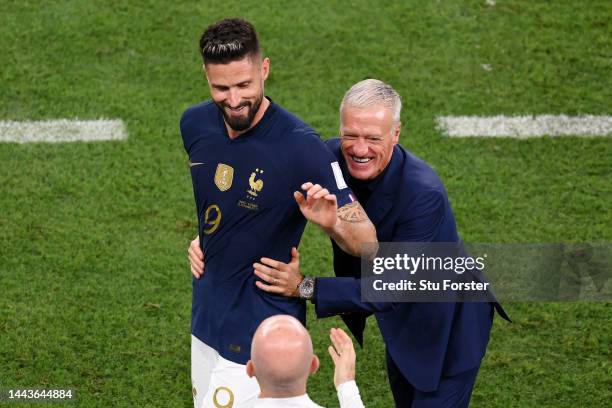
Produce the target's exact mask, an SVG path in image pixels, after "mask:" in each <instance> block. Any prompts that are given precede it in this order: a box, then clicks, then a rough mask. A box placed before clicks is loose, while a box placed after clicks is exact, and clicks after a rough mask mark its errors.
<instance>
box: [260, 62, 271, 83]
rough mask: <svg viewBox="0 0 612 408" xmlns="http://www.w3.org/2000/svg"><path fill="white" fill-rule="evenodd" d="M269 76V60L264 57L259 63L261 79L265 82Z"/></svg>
mask: <svg viewBox="0 0 612 408" xmlns="http://www.w3.org/2000/svg"><path fill="white" fill-rule="evenodd" d="M268 74H270V58H268V57H266V58H264V59H263V60H262V61H261V78H262V79H263V80H264V81H265V80H266V79H268Z"/></svg>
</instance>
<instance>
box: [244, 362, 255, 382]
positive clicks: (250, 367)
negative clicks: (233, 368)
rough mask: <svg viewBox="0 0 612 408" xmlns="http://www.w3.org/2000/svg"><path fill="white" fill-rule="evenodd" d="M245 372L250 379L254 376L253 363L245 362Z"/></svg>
mask: <svg viewBox="0 0 612 408" xmlns="http://www.w3.org/2000/svg"><path fill="white" fill-rule="evenodd" d="M246 371H247V375H248V376H249V377H250V378H253V377H254V376H255V368H254V367H253V362H252V361H251V360H249V361H247V365H246Z"/></svg>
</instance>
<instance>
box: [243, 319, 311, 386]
mask: <svg viewBox="0 0 612 408" xmlns="http://www.w3.org/2000/svg"><path fill="white" fill-rule="evenodd" d="M318 367H319V360H318V358H317V357H316V356H315V355H314V354H313V351H312V341H311V340H310V335H309V334H308V331H306V329H305V328H304V326H303V325H302V323H300V322H299V321H298V320H297V319H295V318H294V317H291V316H287V315H278V316H272V317H269V318H267V319H266V320H264V321H263V322H262V323H261V324H260V325H259V327H258V328H257V331H256V332H255V335H254V336H253V344H252V346H251V361H249V362H248V363H247V373H248V374H249V375H250V376H255V378H256V379H257V382H258V383H259V387H260V388H261V395H260V396H261V397H289V396H296V395H302V394H305V393H306V382H307V380H308V376H309V375H310V374H311V373H314V372H315V371H316V370H317V368H318Z"/></svg>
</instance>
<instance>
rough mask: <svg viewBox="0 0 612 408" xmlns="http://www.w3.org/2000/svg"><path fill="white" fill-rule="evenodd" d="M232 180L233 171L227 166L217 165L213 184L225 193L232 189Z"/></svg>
mask: <svg viewBox="0 0 612 408" xmlns="http://www.w3.org/2000/svg"><path fill="white" fill-rule="evenodd" d="M233 179H234V169H233V168H232V167H231V166H228V165H227V164H223V163H219V164H217V171H215V184H216V185H217V187H219V190H221V191H227V190H229V189H230V187H232V180H233Z"/></svg>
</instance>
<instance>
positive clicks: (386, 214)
mask: <svg viewBox="0 0 612 408" xmlns="http://www.w3.org/2000/svg"><path fill="white" fill-rule="evenodd" d="M327 145H328V147H330V148H331V150H332V151H333V153H334V154H335V155H336V156H337V157H338V159H339V161H340V162H341V165H342V168H343V171H345V174H347V173H346V163H345V162H344V159H343V158H342V155H341V152H340V142H339V140H338V139H332V140H329V141H328V142H327ZM381 177H382V179H381V180H380V181H379V182H378V183H377V184H376V187H375V190H374V192H373V193H372V195H371V197H370V199H369V200H368V202H367V204H366V206H365V210H366V213H367V214H368V216H369V217H370V220H371V221H372V223H373V224H374V225H375V226H376V231H377V236H378V240H379V241H380V242H458V241H459V235H458V234H457V228H456V225H455V218H454V216H453V212H452V210H451V207H450V204H449V202H448V198H447V195H446V191H445V189H444V186H443V185H442V182H441V181H440V179H439V178H438V176H437V175H436V173H435V172H434V170H433V169H432V168H431V167H430V166H429V165H427V163H425V162H424V161H422V160H421V159H419V158H418V157H416V156H415V155H413V154H412V153H410V152H408V151H407V150H405V149H404V148H402V147H401V146H399V145H396V146H395V147H394V151H393V156H392V159H391V161H390V163H389V165H388V167H387V170H386V171H385V173H384V174H383V175H382V176H381ZM347 179H350V178H349V177H348V176H347ZM349 187H350V183H349ZM333 247H334V270H335V272H336V275H337V276H338V277H337V278H317V283H316V287H315V288H316V289H315V290H316V292H315V297H314V300H313V301H314V302H315V310H316V313H317V316H318V317H328V316H332V315H337V314H340V315H342V318H343V319H344V321H345V322H346V323H347V326H348V327H349V329H350V330H351V332H352V333H353V335H354V336H355V337H356V338H357V340H358V341H359V342H360V343H362V340H363V329H364V327H365V318H366V317H367V316H368V315H370V314H372V313H374V314H375V316H376V320H377V321H378V326H379V328H380V331H381V334H382V337H383V339H384V341H385V344H386V346H387V351H388V353H389V355H390V356H391V358H392V359H393V361H394V362H395V364H396V366H397V367H398V368H399V370H400V371H401V372H402V374H403V375H404V377H405V378H406V379H407V380H408V381H409V382H410V383H411V384H412V385H413V386H414V387H415V388H416V389H418V390H421V391H425V392H427V391H434V390H436V389H437V387H438V383H439V382H440V379H441V377H443V376H447V375H454V374H457V373H461V372H463V371H466V370H468V369H471V368H474V367H477V366H478V365H479V364H480V361H481V359H482V357H483V356H484V354H485V350H486V347H487V343H488V341H489V332H490V330H491V325H492V319H493V307H492V305H491V304H490V303H449V302H446V303H364V302H362V300H361V299H362V297H361V286H360V280H359V277H360V271H361V263H360V260H359V258H355V257H353V256H350V255H348V254H346V253H345V252H343V251H342V250H341V249H340V248H339V247H338V246H336V245H335V244H334V245H333ZM498 310H500V312H501V313H503V310H502V309H501V308H500V309H498ZM504 316H505V314H504ZM505 317H506V316H505Z"/></svg>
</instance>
